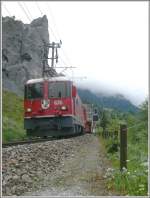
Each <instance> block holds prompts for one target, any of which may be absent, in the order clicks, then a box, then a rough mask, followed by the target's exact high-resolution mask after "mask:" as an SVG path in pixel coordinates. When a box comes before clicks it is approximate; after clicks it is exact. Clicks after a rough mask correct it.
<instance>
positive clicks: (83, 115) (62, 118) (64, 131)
mask: <svg viewBox="0 0 150 198" xmlns="http://www.w3.org/2000/svg"><path fill="white" fill-rule="evenodd" d="M91 122H92V121H90V120H89V119H88V109H87V108H86V105H84V104H83V103H82V101H81V99H80V97H79V95H78V91H77V87H76V86H75V84H74V82H73V81H71V80H68V79H66V78H65V77H51V78H38V79H31V80H28V81H27V82H26V83H25V89H24V129H25V130H26V133H27V136H37V137H48V136H53V137H58V136H67V135H72V134H81V133H91V125H92V124H91Z"/></svg>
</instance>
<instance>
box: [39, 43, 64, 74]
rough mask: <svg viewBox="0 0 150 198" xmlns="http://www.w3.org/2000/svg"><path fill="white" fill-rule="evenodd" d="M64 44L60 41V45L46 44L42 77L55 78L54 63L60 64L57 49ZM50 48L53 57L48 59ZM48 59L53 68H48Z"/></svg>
mask: <svg viewBox="0 0 150 198" xmlns="http://www.w3.org/2000/svg"><path fill="white" fill-rule="evenodd" d="M61 44H62V42H61V41H60V43H55V42H52V43H49V44H44V55H43V72H42V76H43V77H44V76H45V75H46V74H49V75H51V76H55V75H56V72H55V69H54V63H55V60H56V63H57V62H58V52H57V49H58V48H60V47H61ZM47 48H50V49H52V51H51V52H52V56H51V57H50V58H48V49H47ZM48 59H50V60H51V67H49V66H48ZM46 66H48V67H49V68H46Z"/></svg>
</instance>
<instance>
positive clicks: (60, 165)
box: [2, 134, 111, 196]
mask: <svg viewBox="0 0 150 198" xmlns="http://www.w3.org/2000/svg"><path fill="white" fill-rule="evenodd" d="M101 149H102V147H101V145H100V144H99V140H98V138H97V137H96V136H94V135H93V134H87V135H83V136H78V137H73V138H68V139H60V140H54V141H49V142H42V143H34V144H29V145H27V144H26V145H18V146H12V147H8V148H3V151H2V160H3V168H2V174H3V175H2V176H3V178H2V191H3V196H6V195H28V196H29V195H41V196H44V195H48V196H51V195H66V196H67V195H73V196H74V195H111V192H108V190H107V188H106V185H105V179H104V177H103V176H104V174H105V170H106V169H107V168H108V167H109V163H108V161H107V159H106V157H105V154H104V153H103V151H102V150H101Z"/></svg>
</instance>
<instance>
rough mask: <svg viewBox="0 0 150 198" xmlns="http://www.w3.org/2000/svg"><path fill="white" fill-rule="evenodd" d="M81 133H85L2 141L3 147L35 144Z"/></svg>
mask: <svg viewBox="0 0 150 198" xmlns="http://www.w3.org/2000/svg"><path fill="white" fill-rule="evenodd" d="M80 135H84V134H74V135H69V136H62V137H46V138H34V139H27V140H22V141H13V142H8V143H2V148H6V147H9V146H17V145H23V144H34V143H38V142H47V141H52V140H60V139H67V138H71V137H76V136H80Z"/></svg>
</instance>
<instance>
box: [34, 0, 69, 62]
mask: <svg viewBox="0 0 150 198" xmlns="http://www.w3.org/2000/svg"><path fill="white" fill-rule="evenodd" d="M35 4H36V7H37V8H38V10H39V12H40V14H41V15H44V13H43V11H42V10H41V8H40V6H39V5H38V2H35ZM47 5H48V4H47ZM48 8H50V7H49V5H48ZM50 10H51V9H50ZM52 18H53V21H54V17H52ZM53 24H55V22H54V23H53ZM55 26H56V24H55ZM48 27H49V29H50V31H51V33H52V34H53V36H54V38H55V39H56V40H57V37H56V35H55V33H54V31H53V29H52V28H51V27H50V26H49V25H48ZM57 32H58V31H57ZM58 35H59V33H58V34H57V36H58ZM58 40H60V37H59V39H58ZM60 49H61V50H62V52H63V54H64V56H65V57H66V59H67V60H68V61H67V62H68V63H67V62H66V61H64V60H63V58H62V57H61V55H59V58H60V59H61V61H62V63H63V64H64V65H68V64H69V65H71V64H70V61H69V58H67V55H66V53H65V52H64V50H63V49H62V48H60Z"/></svg>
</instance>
